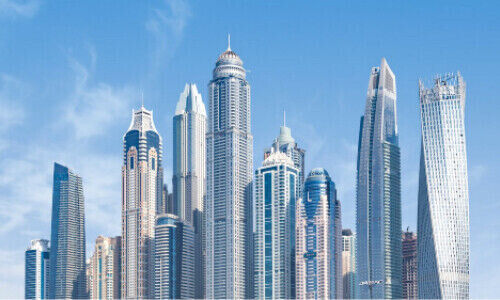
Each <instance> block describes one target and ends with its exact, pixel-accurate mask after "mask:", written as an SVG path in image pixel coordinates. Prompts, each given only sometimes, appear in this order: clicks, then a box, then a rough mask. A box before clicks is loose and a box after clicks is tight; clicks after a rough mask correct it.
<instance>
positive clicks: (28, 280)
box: [24, 240, 50, 299]
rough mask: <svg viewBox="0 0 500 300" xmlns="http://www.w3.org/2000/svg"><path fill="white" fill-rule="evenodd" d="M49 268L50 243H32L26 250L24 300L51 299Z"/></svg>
mask: <svg viewBox="0 0 500 300" xmlns="http://www.w3.org/2000/svg"><path fill="white" fill-rule="evenodd" d="M49 266H50V262H49V241H47V240H33V241H31V245H30V246H29V247H28V249H27V250H26V260H25V284H24V298H26V299H48V298H49Z"/></svg>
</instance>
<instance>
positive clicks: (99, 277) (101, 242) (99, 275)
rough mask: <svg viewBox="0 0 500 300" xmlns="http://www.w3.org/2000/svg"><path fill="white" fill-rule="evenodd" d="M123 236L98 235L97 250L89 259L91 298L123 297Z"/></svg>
mask: <svg viewBox="0 0 500 300" xmlns="http://www.w3.org/2000/svg"><path fill="white" fill-rule="evenodd" d="M121 248H122V241H121V237H119V236H117V237H103V236H98V237H97V239H96V241H95V251H94V254H93V255H92V257H91V258H90V261H89V264H90V265H89V268H90V270H88V271H89V272H90V274H91V276H90V277H91V281H92V282H90V284H89V287H90V288H89V297H90V299H119V298H120V297H121V292H120V288H121V286H120V285H121V280H120V279H121V255H122V253H121Z"/></svg>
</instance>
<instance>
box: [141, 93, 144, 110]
mask: <svg viewBox="0 0 500 300" xmlns="http://www.w3.org/2000/svg"><path fill="white" fill-rule="evenodd" d="M141 108H144V91H143V90H142V89H141Z"/></svg>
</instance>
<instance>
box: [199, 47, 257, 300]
mask: <svg viewBox="0 0 500 300" xmlns="http://www.w3.org/2000/svg"><path fill="white" fill-rule="evenodd" d="M208 93H209V110H208V132H207V190H206V199H207V200H206V204H207V206H206V209H205V213H206V277H205V282H206V297H207V298H209V299H212V298H240V299H241V298H253V287H254V285H253V264H252V256H253V246H252V244H253V232H252V231H253V228H252V206H253V205H252V179H253V154H252V153H253V137H252V133H251V123H250V85H249V84H248V82H247V80H246V72H245V69H244V68H243V61H242V60H241V59H240V57H239V56H238V55H237V54H236V53H235V52H233V51H232V50H231V48H230V47H229V46H228V49H227V50H226V51H225V52H224V53H222V54H221V55H220V56H219V58H218V59H217V62H216V64H215V69H214V70H213V78H212V80H211V81H210V83H209V85H208Z"/></svg>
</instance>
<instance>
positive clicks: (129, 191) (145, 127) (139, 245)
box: [121, 107, 163, 298]
mask: <svg viewBox="0 0 500 300" xmlns="http://www.w3.org/2000/svg"><path fill="white" fill-rule="evenodd" d="M123 140H124V141H123V146H124V149H123V150H124V155H123V167H122V288H121V291H122V298H152V297H153V288H154V286H153V282H154V265H153V264H154V256H153V245H154V226H155V217H156V211H157V207H161V206H162V188H163V170H162V165H161V162H162V147H161V145H162V144H161V137H160V135H159V134H158V131H156V128H155V125H154V123H153V113H152V112H151V111H148V110H146V109H145V108H144V107H141V108H140V109H139V110H137V111H133V112H132V122H131V123H130V127H129V129H128V130H127V132H126V133H125V135H124V138H123Z"/></svg>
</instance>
